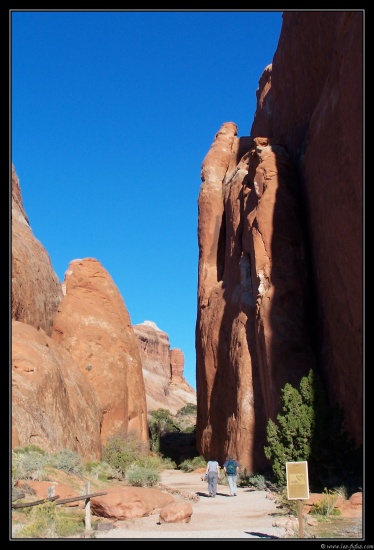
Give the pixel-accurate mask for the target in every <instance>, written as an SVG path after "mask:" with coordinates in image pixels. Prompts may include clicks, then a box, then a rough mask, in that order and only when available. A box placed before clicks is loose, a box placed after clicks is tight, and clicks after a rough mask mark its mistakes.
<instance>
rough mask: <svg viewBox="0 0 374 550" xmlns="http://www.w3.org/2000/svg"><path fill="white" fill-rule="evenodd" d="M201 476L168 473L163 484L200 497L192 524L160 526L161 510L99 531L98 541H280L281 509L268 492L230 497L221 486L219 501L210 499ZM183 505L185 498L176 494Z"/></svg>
mask: <svg viewBox="0 0 374 550" xmlns="http://www.w3.org/2000/svg"><path fill="white" fill-rule="evenodd" d="M201 475H202V474H201V473H197V472H193V473H184V472H181V471H180V470H165V471H164V472H163V473H162V475H161V483H162V484H163V485H164V486H166V487H168V488H169V490H170V489H171V490H178V491H180V492H181V493H183V492H187V493H191V494H193V495H196V496H198V500H196V501H195V500H190V501H189V502H190V503H191V505H192V508H193V514H192V517H191V521H190V522H189V523H161V524H159V510H156V511H155V513H154V514H152V515H150V516H147V517H143V518H138V519H134V520H128V521H126V522H119V523H118V524H117V525H116V528H115V529H111V530H110V531H98V532H97V533H96V536H95V538H100V539H101V538H103V539H108V540H109V539H118V538H120V539H121V538H122V539H173V538H176V539H187V540H191V539H192V540H199V539H213V540H214V539H218V540H221V539H243V540H244V539H248V538H257V539H279V538H283V537H284V534H285V530H284V529H283V528H281V527H275V526H273V523H274V521H275V519H276V517H277V516H279V509H278V508H277V507H276V503H275V502H274V500H271V499H269V498H267V496H268V493H267V492H266V491H254V490H252V489H249V488H247V487H246V488H238V495H237V496H236V497H230V494H229V489H228V486H227V485H220V484H219V485H218V491H217V496H216V498H210V497H209V496H208V487H207V483H206V482H205V481H201ZM173 496H174V499H175V500H176V501H177V502H179V501H182V500H184V497H183V496H182V495H180V494H178V493H173Z"/></svg>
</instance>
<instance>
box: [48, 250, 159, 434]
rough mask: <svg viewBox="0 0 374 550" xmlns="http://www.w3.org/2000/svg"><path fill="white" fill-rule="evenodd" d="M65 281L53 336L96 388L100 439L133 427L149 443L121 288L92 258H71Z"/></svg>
mask: <svg viewBox="0 0 374 550" xmlns="http://www.w3.org/2000/svg"><path fill="white" fill-rule="evenodd" d="M63 286H64V292H65V296H64V298H63V300H62V301H61V304H60V306H59V309H58V312H57V314H56V317H55V320H54V325H53V331H52V338H53V340H55V341H56V342H57V343H58V344H60V346H62V347H64V348H65V349H66V350H67V351H68V352H69V353H70V355H71V356H72V357H73V358H74V360H75V362H76V363H77V364H78V365H79V367H80V369H81V372H82V373H83V374H84V375H85V377H86V379H87V382H88V383H90V384H91V386H92V387H93V388H94V392H95V395H96V396H97V399H98V402H99V403H100V406H101V410H102V413H103V423H102V428H101V437H102V443H103V444H105V443H106V442H107V440H108V439H109V438H110V437H113V436H116V435H125V434H127V433H129V432H133V433H135V434H137V436H138V438H139V439H140V441H143V442H148V423H147V406H146V397H145V387H144V380H143V373H142V364H141V359H140V354H139V350H138V346H137V341H136V337H135V334H134V331H133V328H132V326H131V322H130V316H129V313H128V311H127V308H126V305H125V303H124V301H123V298H122V297H121V295H120V293H119V291H118V288H117V287H116V285H115V284H114V282H113V280H112V278H111V276H110V275H109V273H108V272H107V271H106V270H105V269H104V267H103V266H102V265H101V263H100V262H99V261H98V260H96V259H94V258H85V259H82V260H73V261H72V262H70V264H69V268H68V270H67V271H66V273H65V279H64V284H63Z"/></svg>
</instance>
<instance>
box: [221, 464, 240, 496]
mask: <svg viewBox="0 0 374 550" xmlns="http://www.w3.org/2000/svg"><path fill="white" fill-rule="evenodd" d="M223 469H224V470H225V474H226V475H227V481H228V483H229V489H230V496H231V497H236V496H237V493H238V488H237V486H236V482H237V479H238V473H239V463H238V462H236V460H234V457H233V456H232V455H229V456H228V458H227V460H226V462H225V463H224V465H223Z"/></svg>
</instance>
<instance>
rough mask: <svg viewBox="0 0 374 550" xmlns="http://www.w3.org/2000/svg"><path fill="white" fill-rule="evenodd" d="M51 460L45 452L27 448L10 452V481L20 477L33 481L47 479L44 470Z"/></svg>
mask: <svg viewBox="0 0 374 550" xmlns="http://www.w3.org/2000/svg"><path fill="white" fill-rule="evenodd" d="M50 462H51V459H50V457H49V456H48V455H47V454H44V453H40V452H39V451H34V450H27V451H26V452H22V451H18V452H16V453H15V452H14V453H12V481H13V482H16V481H18V480H21V479H32V480H33V481H43V480H46V479H48V475H47V473H46V471H45V468H46V466H49V465H50Z"/></svg>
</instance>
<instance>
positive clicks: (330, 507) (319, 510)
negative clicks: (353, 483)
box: [310, 487, 341, 516]
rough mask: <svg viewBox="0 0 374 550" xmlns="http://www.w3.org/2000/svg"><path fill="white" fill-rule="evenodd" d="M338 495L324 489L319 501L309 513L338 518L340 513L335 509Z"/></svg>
mask: <svg viewBox="0 0 374 550" xmlns="http://www.w3.org/2000/svg"><path fill="white" fill-rule="evenodd" d="M338 498H339V494H338V493H337V492H335V491H329V490H328V489H327V488H326V487H325V488H324V490H323V497H322V499H321V500H319V501H318V502H316V503H315V504H313V506H312V508H311V510H310V513H311V514H312V515H318V516H340V515H341V511H340V510H339V508H335V505H336V503H337V501H338Z"/></svg>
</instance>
